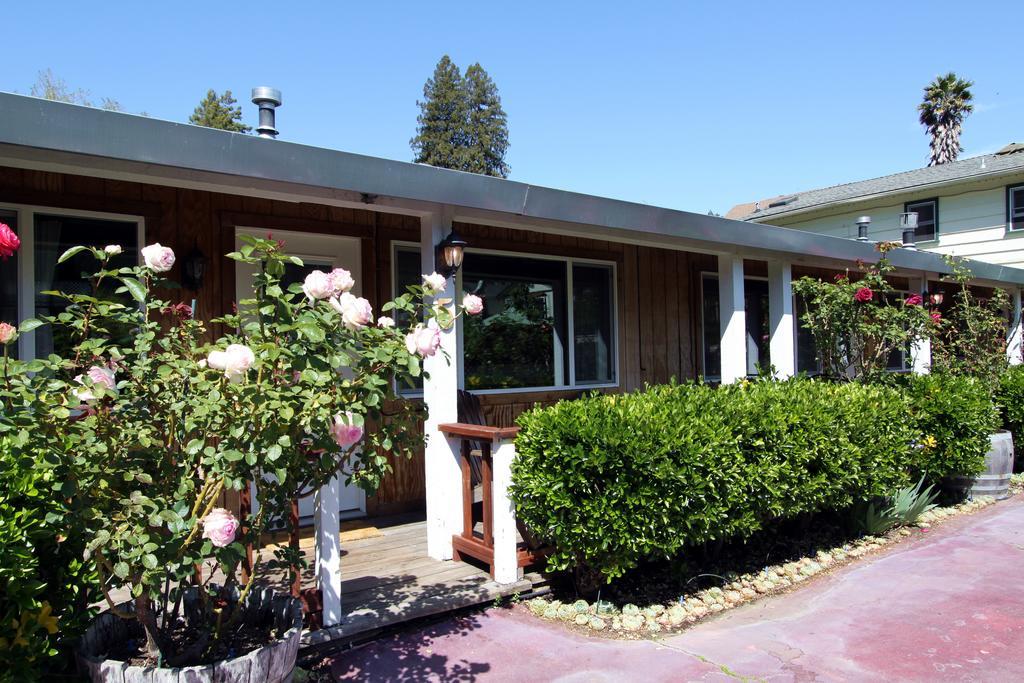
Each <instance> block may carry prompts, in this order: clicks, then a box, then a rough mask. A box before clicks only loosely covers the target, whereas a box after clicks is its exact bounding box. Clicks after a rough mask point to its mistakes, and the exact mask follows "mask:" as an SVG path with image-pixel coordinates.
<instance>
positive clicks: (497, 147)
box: [463, 63, 509, 178]
mask: <svg viewBox="0 0 1024 683" xmlns="http://www.w3.org/2000/svg"><path fill="white" fill-rule="evenodd" d="M465 87H466V103H467V111H468V115H469V116H468V120H467V126H466V131H467V136H466V137H467V141H466V143H467V148H466V166H465V168H464V169H463V170H466V171H470V172H472V173H483V174H484V175H491V176H497V177H499V178H507V177H508V172H509V166H508V164H507V163H505V152H506V151H508V117H507V116H506V115H505V110H504V109H502V108H501V97H500V96H499V95H498V87H497V86H496V85H495V84H494V81H493V80H491V77H490V76H489V75H488V74H487V72H486V71H484V68H483V67H482V66H480V64H479V63H476V64H473V65H472V66H470V67H469V68H468V69H466V78H465Z"/></svg>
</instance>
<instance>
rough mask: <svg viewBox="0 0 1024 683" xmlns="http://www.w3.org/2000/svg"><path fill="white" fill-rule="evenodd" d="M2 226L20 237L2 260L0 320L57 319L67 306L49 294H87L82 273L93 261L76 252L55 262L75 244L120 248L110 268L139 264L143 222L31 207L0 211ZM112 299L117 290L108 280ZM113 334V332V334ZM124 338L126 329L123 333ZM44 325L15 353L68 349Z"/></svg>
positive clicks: (26, 337) (65, 341)
mask: <svg viewBox="0 0 1024 683" xmlns="http://www.w3.org/2000/svg"><path fill="white" fill-rule="evenodd" d="M0 222H4V223H7V224H8V225H9V226H10V227H11V229H13V230H14V231H15V232H17V233H18V236H19V238H20V239H21V249H20V250H19V251H18V254H17V255H16V258H15V259H9V260H8V261H6V262H0V319H3V320H5V321H9V322H12V323H13V322H15V321H20V320H24V319H25V318H32V317H38V316H55V315H59V314H60V313H61V312H62V311H63V310H64V308H65V307H66V304H65V302H64V301H62V300H61V299H59V298H58V297H55V296H53V295H50V294H46V293H45V292H48V291H54V290H58V291H63V292H70V293H78V294H87V293H89V291H90V289H89V288H90V285H89V283H88V282H87V281H86V280H85V279H83V277H82V275H83V273H92V272H93V271H95V269H96V262H95V261H94V260H93V259H92V256H91V255H90V254H88V253H79V254H76V255H75V256H73V257H71V258H69V259H68V260H66V261H65V262H64V263H60V264H58V263H57V259H58V258H60V256H61V254H63V253H64V252H65V251H66V250H67V249H68V248H70V247H73V246H75V245H79V244H82V245H86V246H92V247H100V248H102V247H104V246H106V245H108V244H119V245H121V248H122V250H123V251H122V252H121V254H119V255H118V256H116V257H114V258H112V259H111V260H110V264H111V265H112V266H113V267H123V266H133V265H135V264H137V263H138V260H139V250H140V242H141V239H142V219H141V218H136V217H129V216H124V217H122V216H114V215H107V214H96V213H91V212H90V213H86V212H68V211H64V210H59V209H49V208H34V207H0ZM109 287H110V291H104V292H101V294H102V295H104V296H113V295H114V292H113V290H114V289H115V288H116V287H117V285H116V283H114V282H113V281H111V283H110V284H109ZM117 333H118V332H117V331H116V330H115V331H113V334H117ZM123 333H124V334H125V335H126V337H127V336H128V335H130V334H131V331H130V330H124V331H123ZM61 335H62V333H61V332H60V331H57V332H55V331H54V330H53V328H51V327H50V326H48V325H44V326H43V327H40V328H37V329H36V330H35V331H34V332H31V333H28V334H26V335H23V336H22V339H21V340H20V343H19V349H18V351H19V355H20V356H22V357H25V358H29V357H37V358H38V357H43V356H46V355H49V354H50V353H54V352H57V353H62V352H64V351H66V345H68V344H69V343H70V340H68V339H65V338H63V337H62V336H61Z"/></svg>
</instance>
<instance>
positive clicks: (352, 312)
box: [330, 292, 373, 330]
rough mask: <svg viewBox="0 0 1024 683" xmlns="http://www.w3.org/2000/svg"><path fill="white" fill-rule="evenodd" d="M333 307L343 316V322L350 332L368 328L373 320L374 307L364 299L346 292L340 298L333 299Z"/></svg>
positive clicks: (331, 301)
mask: <svg viewBox="0 0 1024 683" xmlns="http://www.w3.org/2000/svg"><path fill="white" fill-rule="evenodd" d="M330 304H331V307H332V308H334V310H336V311H337V312H338V313H340V314H341V322H342V323H343V324H344V325H345V327H347V328H348V329H350V330H358V329H359V328H361V327H366V326H367V325H369V324H370V322H371V321H372V320H373V307H372V306H370V302H369V301H367V300H366V299H364V298H362V297H356V296H354V295H352V294H349V293H348V292H345V293H344V294H342V295H341V296H340V297H338V298H336V299H335V298H333V297H332V298H331V300H330Z"/></svg>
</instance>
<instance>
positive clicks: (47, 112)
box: [0, 93, 1024, 284]
mask: <svg viewBox="0 0 1024 683" xmlns="http://www.w3.org/2000/svg"><path fill="white" fill-rule="evenodd" d="M0 121H2V122H3V124H2V125H0V145H2V146H6V147H17V148H27V149H33V150H42V151H44V152H60V153H70V154H74V155H83V156H85V157H89V158H100V159H114V160H120V161H125V162H131V163H134V164H137V165H139V167H140V168H142V169H143V171H142V172H145V168H146V166H144V165H158V166H163V167H170V168H174V169H185V170H188V171H197V172H204V173H212V174H217V175H221V176H230V177H236V178H246V179H262V180H266V181H273V182H280V183H284V184H299V185H305V186H310V187H315V188H328V189H333V190H345V191H351V192H356V193H365V194H367V195H376V196H379V197H391V198H396V199H404V200H413V201H422V202H430V203H436V204H448V205H452V206H456V207H463V208H465V209H473V210H478V211H484V212H495V213H498V214H505V215H508V216H516V217H525V218H528V219H536V220H537V221H554V222H559V223H572V224H577V225H580V226H592V227H593V228H597V229H599V230H595V236H596V237H598V238H600V239H613V238H615V237H619V238H621V239H641V238H651V237H666V238H677V239H678V240H680V241H686V242H689V243H692V244H694V245H697V246H701V247H703V248H704V249H706V250H711V251H713V250H715V248H716V247H718V248H719V249H720V250H721V251H723V252H731V253H736V252H738V251H739V252H742V251H744V250H748V251H750V252H751V253H750V257H751V258H756V257H757V256H758V255H762V256H763V255H765V254H772V255H778V256H780V257H784V256H785V255H808V256H811V257H817V258H820V259H825V260H840V261H845V262H852V261H854V260H856V259H863V260H865V261H874V260H876V259H877V256H878V255H877V253H876V252H875V251H874V249H873V247H872V246H871V245H870V244H864V243H860V242H856V241H853V240H847V239H841V238H838V237H830V236H827V235H818V234H814V233H809V232H803V231H799V230H792V229H788V228H779V227H775V226H770V225H756V224H752V223H748V222H744V221H736V220H730V219H726V218H720V217H717V216H707V215H705V214H702V213H691V212H688V211H680V210H676V209H666V208H661V207H657V206H650V205H647V204H638V203H633V202H626V201H621V200H616V199H609V198H606V197H598V196H594V195H587V194H581V193H577V192H568V191H565V190H556V189H552V188H547V187H541V186H537V185H529V184H527V183H521V182H517V181H513V180H503V179H500V178H492V177H488V176H483V175H476V174H472V173H463V172H459V171H451V170H448V169H442V168H434V167H432V166H425V165H422V164H414V163H409V162H403V161H393V160H389V159H381V158H378V157H370V156H365V155H360V154H352V153H349V152H341V151H337V150H330V149H324V148H321V147H312V146H309V145H300V144H297V143H293V142H287V141H283V140H268V139H263V138H258V137H255V136H251V135H242V134H239V133H229V132H226V131H220V130H213V129H210V128H202V127H199V126H192V125H189V124H184V123H174V122H169V121H161V120H158V119H153V118H148V117H144V116H137V115H131V114H124V113H120V112H110V111H104V110H101V109H93V108H89V107H81V106H77V105H71V104H64V103H60V102H51V101H48V100H43V99H38V98H34V97H27V96H24V95H15V94H10V93H0ZM153 182H154V183H160V182H161V181H160V179H159V178H158V177H156V178H154V181H153ZM368 208H370V207H368ZM889 256H890V259H891V261H892V262H893V264H894V265H895V266H896V267H898V268H901V269H905V270H914V271H927V272H938V273H944V272H947V271H948V268H947V267H946V265H945V263H944V262H943V261H942V258H941V257H940V256H938V255H936V254H932V253H929V252H923V251H913V250H903V249H898V250H896V251H894V252H890V255H889ZM971 269H972V270H973V272H974V275H975V277H977V278H979V279H982V280H989V281H998V282H1006V283H1013V284H1024V270H1022V269H1017V268H1011V267H1008V266H1002V265H996V264H988V263H982V262H977V261H974V262H971Z"/></svg>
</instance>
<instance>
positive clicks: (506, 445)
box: [491, 437, 519, 583]
mask: <svg viewBox="0 0 1024 683" xmlns="http://www.w3.org/2000/svg"><path fill="white" fill-rule="evenodd" d="M515 457H516V445H515V441H514V437H513V438H510V439H496V440H495V441H494V444H493V446H492V449H491V458H492V473H493V482H494V483H493V484H492V487H491V496H492V504H493V506H494V508H493V514H492V517H491V519H492V520H493V521H492V528H493V530H494V580H495V581H496V582H497V583H515V582H516V581H518V580H519V562H518V561H517V557H516V553H517V550H516V511H515V506H514V505H513V504H512V500H511V499H510V498H509V496H508V489H509V487H510V486H511V485H512V461H513V460H514V459H515Z"/></svg>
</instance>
